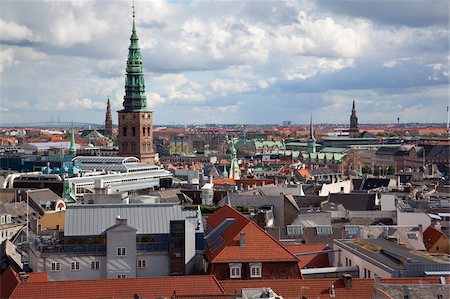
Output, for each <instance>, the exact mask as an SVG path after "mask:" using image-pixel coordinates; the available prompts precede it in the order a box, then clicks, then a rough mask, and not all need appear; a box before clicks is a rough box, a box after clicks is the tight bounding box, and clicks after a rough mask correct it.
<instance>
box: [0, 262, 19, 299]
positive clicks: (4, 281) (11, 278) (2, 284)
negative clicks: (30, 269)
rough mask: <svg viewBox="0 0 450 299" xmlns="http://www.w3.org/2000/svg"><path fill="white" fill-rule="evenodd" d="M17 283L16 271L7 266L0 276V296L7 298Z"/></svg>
mask: <svg viewBox="0 0 450 299" xmlns="http://www.w3.org/2000/svg"><path fill="white" fill-rule="evenodd" d="M18 284H19V278H18V276H17V273H16V272H14V270H13V269H12V268H11V267H8V268H7V269H6V270H5V271H4V272H3V273H2V275H1V276H0V298H9V297H10V296H11V293H12V292H13V291H14V289H15V288H16V287H17V285H18Z"/></svg>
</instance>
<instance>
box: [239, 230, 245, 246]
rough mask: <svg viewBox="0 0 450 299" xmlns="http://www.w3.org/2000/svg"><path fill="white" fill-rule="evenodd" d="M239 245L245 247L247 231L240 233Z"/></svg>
mask: <svg viewBox="0 0 450 299" xmlns="http://www.w3.org/2000/svg"><path fill="white" fill-rule="evenodd" d="M239 247H245V233H243V232H241V233H240V234H239Z"/></svg>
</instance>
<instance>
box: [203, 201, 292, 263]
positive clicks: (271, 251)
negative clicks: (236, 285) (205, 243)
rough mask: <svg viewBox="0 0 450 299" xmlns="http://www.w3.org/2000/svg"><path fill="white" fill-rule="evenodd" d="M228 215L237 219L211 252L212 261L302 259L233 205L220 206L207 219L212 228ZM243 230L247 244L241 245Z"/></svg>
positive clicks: (209, 256)
mask: <svg viewBox="0 0 450 299" xmlns="http://www.w3.org/2000/svg"><path fill="white" fill-rule="evenodd" d="M227 218H234V219H236V221H235V222H234V223H233V224H231V225H230V226H229V227H228V228H227V229H225V230H224V231H223V232H222V233H221V234H220V235H221V236H222V237H223V239H224V240H225V243H224V244H223V245H222V246H221V247H219V248H218V249H217V250H216V251H214V252H211V251H209V250H208V251H207V253H206V254H207V256H208V258H209V261H210V262H211V263H228V262H242V261H246V262H251V261H255V262H272V261H273V262H276V261H292V262H298V258H297V257H296V256H295V255H294V254H292V253H291V252H290V251H289V250H287V249H286V247H284V246H283V245H282V244H281V243H279V242H278V241H277V240H275V239H274V238H272V236H270V235H269V234H268V233H267V232H265V231H264V230H263V229H261V228H260V227H259V226H258V225H257V224H256V223H254V222H253V221H251V220H249V219H247V218H246V217H245V216H244V215H242V214H241V213H239V212H238V211H236V210H235V209H233V208H232V207H230V206H224V207H222V208H220V209H219V210H217V211H216V212H214V214H212V215H211V216H209V217H208V219H207V220H206V221H207V222H208V225H210V226H211V227H216V226H218V225H219V224H220V223H222V221H224V220H225V219H227ZM241 232H242V233H244V234H245V246H244V247H240V246H239V238H240V233H241Z"/></svg>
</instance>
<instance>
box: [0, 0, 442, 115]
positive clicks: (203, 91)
mask: <svg viewBox="0 0 450 299" xmlns="http://www.w3.org/2000/svg"><path fill="white" fill-rule="evenodd" d="M136 21H137V33H138V36H139V39H140V40H139V42H140V46H141V51H142V54H143V59H144V67H145V82H146V92H147V98H148V101H149V106H150V107H151V109H152V110H153V111H154V119H155V123H156V124H202V123H255V124H267V123H280V122H281V121H283V120H291V121H292V122H293V123H307V122H308V121H309V114H310V111H312V112H313V114H314V119H315V122H321V123H347V122H348V118H349V114H350V110H351V102H352V100H356V106H357V107H356V108H357V114H358V117H359V121H360V123H392V122H396V121H397V117H400V120H401V121H402V122H416V121H418V122H445V121H446V119H447V116H446V106H447V105H448V102H449V60H450V56H449V1H447V0H443V1H439V0H434V1H433V0H425V1H420V0H401V1H395V0H392V1H387V0H386V1H375V0H370V1H369V0H367V1H361V0H355V1H333V0H330V1H321V0H319V1H292V2H282V1H231V0H230V1H168V2H163V1H137V2H136ZM131 22H132V17H131V1H81V0H80V1H12V0H11V1H7V0H2V1H1V2H0V123H23V122H38V121H50V120H55V121H56V120H61V121H63V120H68V121H72V120H73V121H78V122H91V123H102V122H103V121H104V114H105V106H106V98H107V96H108V95H109V96H110V98H111V101H112V106H113V110H114V111H117V110H120V109H121V107H122V101H123V96H124V78H125V66H126V57H127V52H128V45H129V37H130V34H131ZM116 121H117V114H116V113H114V122H116Z"/></svg>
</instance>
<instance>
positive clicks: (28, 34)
mask: <svg viewBox="0 0 450 299" xmlns="http://www.w3.org/2000/svg"><path fill="white" fill-rule="evenodd" d="M0 40H7V41H20V40H30V41H32V40H33V41H34V40H36V36H35V35H33V31H31V29H29V28H28V27H27V26H24V25H19V24H17V23H14V22H8V21H5V20H3V19H0Z"/></svg>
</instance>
